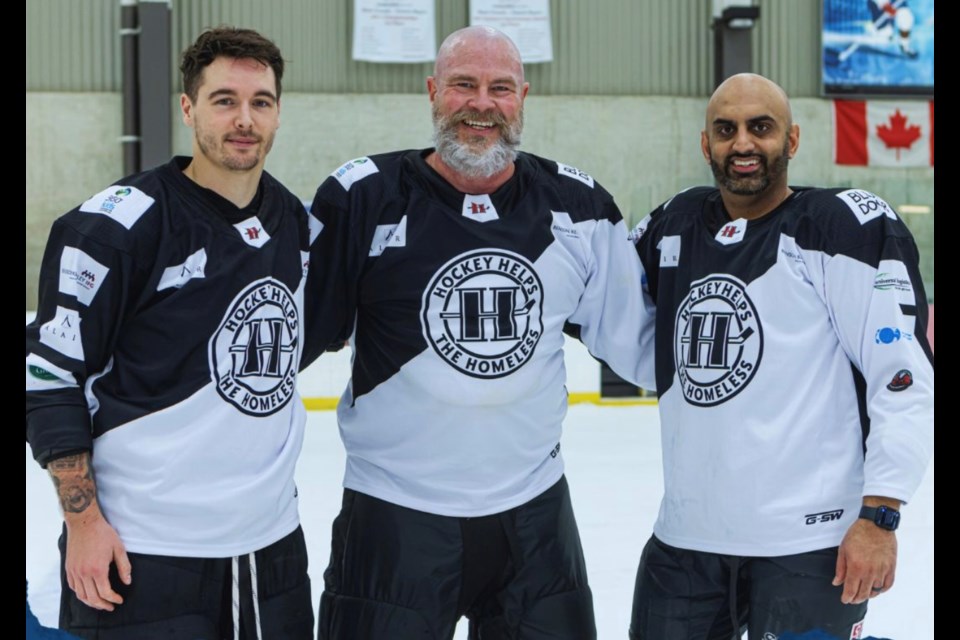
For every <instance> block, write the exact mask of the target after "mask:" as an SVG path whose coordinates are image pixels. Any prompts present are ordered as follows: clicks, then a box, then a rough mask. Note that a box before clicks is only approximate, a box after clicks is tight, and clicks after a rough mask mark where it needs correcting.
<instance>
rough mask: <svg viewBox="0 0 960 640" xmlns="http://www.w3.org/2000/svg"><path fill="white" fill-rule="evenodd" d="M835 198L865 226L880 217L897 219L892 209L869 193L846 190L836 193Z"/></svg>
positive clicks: (879, 198) (881, 199)
mask: <svg viewBox="0 0 960 640" xmlns="http://www.w3.org/2000/svg"><path fill="white" fill-rule="evenodd" d="M837 197H838V198H840V200H841V201H842V202H843V203H844V204H846V205H847V207H849V208H850V211H852V212H853V215H855V216H856V217H857V220H859V221H860V224H866V223H867V222H870V221H871V220H873V219H874V218H879V217H880V216H887V217H888V218H890V219H891V220H896V219H897V214H896V213H894V211H893V208H892V207H891V206H890V205H888V204H887V203H886V202H884V201H883V198H881V197H879V196H876V195H874V194H872V193H870V192H869V191H861V190H860V189H847V190H846V191H841V192H840V193H838V194H837Z"/></svg>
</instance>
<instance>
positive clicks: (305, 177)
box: [26, 86, 934, 309]
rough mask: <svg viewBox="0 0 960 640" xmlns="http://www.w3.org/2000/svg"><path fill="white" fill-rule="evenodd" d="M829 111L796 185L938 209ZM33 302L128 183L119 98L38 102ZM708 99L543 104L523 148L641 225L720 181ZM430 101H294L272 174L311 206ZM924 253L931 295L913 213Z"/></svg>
mask: <svg viewBox="0 0 960 640" xmlns="http://www.w3.org/2000/svg"><path fill="white" fill-rule="evenodd" d="M830 105H831V103H830V102H829V101H827V100H820V99H813V98H798V99H795V100H794V101H793V108H794V118H795V120H796V121H797V122H798V123H799V124H800V127H801V138H800V140H801V142H800V151H799V153H798V156H797V158H796V159H795V160H794V162H793V164H792V166H791V182H792V183H793V184H798V185H816V186H828V185H836V186H856V187H858V188H863V189H869V190H871V191H875V192H876V193H878V194H880V195H881V196H883V197H884V198H886V199H887V200H888V201H889V202H890V204H891V205H893V206H894V207H897V206H899V205H901V204H905V203H912V204H926V205H929V206H930V207H931V209H932V207H933V169H914V170H903V169H886V170H884V169H874V168H870V169H868V168H860V167H841V166H837V165H835V164H833V160H832V155H831V154H832V151H831V149H832V146H831V144H832V143H831V140H832V135H833V133H832V124H831V116H830ZM26 106H27V109H26V111H27V261H26V263H27V268H26V305H27V308H28V309H31V308H34V306H35V304H36V282H37V271H38V267H39V261H40V257H41V252H42V250H43V245H44V243H45V241H46V235H47V231H48V229H49V226H50V223H51V222H52V220H53V219H54V218H55V217H56V216H57V215H59V214H61V213H63V212H64V211H66V210H68V209H70V208H71V207H74V206H76V205H77V204H79V203H80V202H82V201H83V200H84V199H86V198H87V197H89V196H90V195H92V194H93V193H96V192H97V191H99V190H100V189H102V188H104V187H105V186H107V185H109V184H110V183H111V182H112V181H114V180H117V179H119V178H120V177H121V173H122V162H121V156H120V146H119V143H118V142H117V139H118V137H119V135H120V125H119V121H120V99H119V95H117V94H73V93H60V94H47V93H28V94H27V99H26ZM705 106H706V97H702V98H683V97H675V98H670V97H627V96H622V97H609V96H608V97H602V96H565V97H558V96H539V95H537V94H536V86H534V87H533V88H532V89H531V96H530V97H529V98H528V99H527V102H526V130H525V132H524V143H523V148H524V149H525V150H527V151H530V152H532V153H537V154H540V155H544V156H547V157H550V158H554V159H557V160H560V161H562V162H566V163H567V164H572V165H575V166H577V167H579V168H581V169H583V170H585V171H587V172H588V173H590V174H592V175H593V176H594V177H596V178H597V180H598V181H600V182H601V183H602V184H603V185H604V186H605V187H606V188H607V189H608V190H609V191H610V192H611V193H613V195H614V197H615V198H616V199H617V202H618V203H619V204H620V207H621V209H622V210H623V212H624V215H625V216H627V217H628V218H630V219H632V220H633V221H634V222H636V221H638V220H639V219H640V218H641V217H642V216H643V215H645V214H646V213H647V212H648V211H649V210H650V209H651V208H653V207H654V206H656V205H657V204H659V203H660V202H661V201H663V200H665V199H666V198H668V197H669V196H670V195H672V194H673V193H675V192H676V191H677V190H679V189H681V188H684V187H688V186H692V185H696V184H708V183H710V182H711V180H712V178H711V175H710V172H709V170H708V168H707V166H706V164H705V163H704V161H703V159H702V157H701V155H700V149H699V131H700V129H701V128H702V126H703V110H704V108H705ZM174 132H175V138H174V150H175V152H177V153H183V154H189V153H190V144H191V143H190V131H189V130H188V129H187V128H186V127H184V126H183V125H182V124H180V123H179V122H177V123H176V124H175V125H174ZM430 134H431V125H430V111H429V107H428V102H427V98H426V95H425V93H424V94H420V95H410V94H384V95H357V94H346V95H328V94H301V93H286V92H285V93H284V95H283V99H282V101H281V127H280V132H279V133H278V134H277V141H276V144H275V146H274V150H273V152H272V153H271V155H270V157H269V159H268V161H267V170H268V171H270V172H271V173H272V174H274V175H275V176H276V177H278V178H279V179H280V180H282V181H283V182H284V183H285V184H286V185H287V186H288V187H289V188H290V189H291V190H292V191H293V192H294V193H296V194H297V195H299V196H300V197H301V198H304V199H307V200H309V199H311V198H312V195H313V192H314V190H315V189H316V188H317V186H318V184H319V183H320V182H321V181H322V180H323V178H324V177H325V176H326V175H327V174H328V173H330V172H331V171H332V170H333V169H335V168H336V167H337V166H339V165H340V164H341V163H343V162H344V161H345V160H348V159H351V158H354V157H357V156H360V155H367V154H372V153H377V152H381V151H388V150H392V149H402V148H414V147H425V146H429V144H430ZM905 218H906V220H907V223H908V224H909V225H910V226H911V227H912V228H913V230H914V233H915V235H917V238H918V244H920V247H921V255H922V259H923V265H922V268H923V274H924V278H925V280H926V283H927V289H928V291H927V292H928V294H929V295H930V296H931V297H932V296H933V273H934V271H933V257H934V256H933V220H934V217H933V215H932V214H930V215H910V216H905Z"/></svg>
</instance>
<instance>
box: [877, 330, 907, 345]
mask: <svg viewBox="0 0 960 640" xmlns="http://www.w3.org/2000/svg"><path fill="white" fill-rule="evenodd" d="M900 340H913V334H912V333H907V332H906V331H901V330H900V329H898V328H897V327H883V328H881V329H877V333H876V336H875V337H874V341H875V342H876V343H877V344H893V343H894V342H899V341H900Z"/></svg>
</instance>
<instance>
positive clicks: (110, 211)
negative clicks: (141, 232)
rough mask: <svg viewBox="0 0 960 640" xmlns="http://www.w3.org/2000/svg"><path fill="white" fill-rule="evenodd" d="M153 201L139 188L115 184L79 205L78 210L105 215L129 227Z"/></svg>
mask: <svg viewBox="0 0 960 640" xmlns="http://www.w3.org/2000/svg"><path fill="white" fill-rule="evenodd" d="M153 203H154V199H153V198H151V197H150V196H148V195H147V194H145V193H144V192H143V191H140V189H137V188H136V187H125V186H123V185H120V184H115V185H113V186H112V187H107V188H106V189H104V190H103V191H101V192H100V193H98V194H96V195H94V196H93V197H92V198H90V199H89V200H87V201H86V202H84V203H83V204H82V205H80V211H83V212H84V213H99V214H101V215H105V216H107V217H108V218H110V219H111V220H114V221H116V222H119V223H120V224H122V225H123V226H124V227H126V228H127V229H130V228H131V227H133V225H134V224H136V222H137V220H139V219H140V216H142V215H143V214H144V213H145V212H146V210H147V209H149V208H150V207H151V205H153Z"/></svg>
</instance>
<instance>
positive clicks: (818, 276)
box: [630, 74, 933, 640]
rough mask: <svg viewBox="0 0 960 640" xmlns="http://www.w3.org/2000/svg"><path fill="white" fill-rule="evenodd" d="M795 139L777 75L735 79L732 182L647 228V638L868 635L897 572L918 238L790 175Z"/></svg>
mask: <svg viewBox="0 0 960 640" xmlns="http://www.w3.org/2000/svg"><path fill="white" fill-rule="evenodd" d="M799 141H800V131H799V128H798V126H797V125H796V124H794V123H793V119H792V115H791V111H790V103H789V101H788V100H787V96H786V94H785V93H784V91H783V90H782V89H781V88H780V87H779V86H777V85H776V84H774V83H773V82H771V81H769V80H767V79H766V78H763V77H761V76H757V75H752V74H743V75H737V76H734V77H732V78H730V79H728V80H726V81H725V82H724V83H723V84H721V85H720V86H719V87H718V88H717V90H716V92H715V93H714V94H713V96H712V97H711V99H710V102H709V104H708V106H707V116H706V127H705V129H704V131H703V132H702V134H701V146H702V151H703V155H704V158H705V159H706V161H707V162H708V163H709V164H710V167H711V168H712V170H713V174H714V176H715V178H716V181H717V185H718V188H715V189H711V188H706V187H701V188H694V189H690V190H687V191H683V192H681V193H679V194H677V195H676V196H674V197H673V198H672V199H670V200H669V201H668V202H667V203H665V204H664V205H662V206H660V207H659V208H657V209H656V210H655V211H654V212H653V213H652V214H651V215H650V216H648V217H647V218H646V219H645V220H643V221H642V222H641V223H640V224H639V225H638V226H637V229H636V230H635V231H634V239H635V241H636V246H637V251H638V253H639V255H640V258H641V260H642V262H643V264H644V266H645V268H646V273H647V277H648V280H647V287H648V293H649V294H650V296H651V297H652V298H653V300H654V302H655V304H656V306H657V345H656V351H657V357H656V381H657V384H656V387H657V390H658V392H659V395H660V417H661V425H662V432H663V433H662V438H661V439H662V443H663V465H664V492H665V495H664V498H663V501H662V503H661V506H660V514H659V518H658V519H657V522H656V524H655V526H654V532H653V536H652V537H651V539H650V541H649V542H648V543H647V545H646V547H645V548H644V551H643V555H642V557H641V559H640V566H639V569H638V572H637V583H636V591H635V594H634V604H633V616H632V621H631V626H630V636H631V638H632V639H633V640H641V639H642V640H660V639H662V638H685V639H689V640H693V639H697V640H706V639H710V640H730V638H733V637H736V638H739V637H740V634H741V633H742V631H744V630H747V629H748V630H749V634H750V638H758V639H759V638H778V637H779V638H784V637H787V636H789V637H800V636H801V635H802V636H803V637H808V635H807V634H808V633H813V634H816V637H818V638H819V637H830V638H842V639H844V640H846V639H847V638H860V637H863V636H862V635H861V634H862V632H863V619H864V616H865V614H866V609H867V601H868V599H870V598H873V597H875V596H877V595H879V594H881V593H884V592H885V591H887V590H888V589H889V588H890V587H891V586H892V585H893V581H894V572H895V569H896V557H897V543H896V537H895V533H894V530H895V529H896V528H897V524H898V522H899V517H900V516H899V511H898V509H899V508H900V505H901V504H902V503H903V502H905V501H906V500H908V499H909V498H910V495H911V494H912V493H913V491H914V490H915V489H916V488H917V486H918V485H919V483H920V480H921V479H922V477H923V473H924V469H925V466H926V464H927V461H928V459H929V457H930V454H931V451H932V444H933V442H932V434H933V362H932V353H931V351H930V347H929V344H928V342H927V338H926V328H927V315H928V314H927V301H926V296H925V294H924V292H923V283H922V282H921V279H920V274H919V269H918V257H917V248H916V245H915V244H914V242H913V238H912V237H911V236H910V232H909V231H908V230H907V228H906V226H905V225H904V224H903V223H902V222H901V221H900V220H899V219H898V218H897V215H896V213H894V211H893V210H892V209H891V208H890V207H889V206H888V205H887V204H886V203H885V202H884V201H883V200H882V199H880V198H879V197H877V196H875V195H873V194H872V193H869V192H866V191H861V190H857V189H810V188H799V187H791V186H789V183H788V182H787V165H788V163H789V161H790V159H791V158H793V156H794V154H795V153H796V152H797V148H798V145H799ZM821 634H823V635H821ZM809 637H813V636H812V635H811V636H809Z"/></svg>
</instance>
